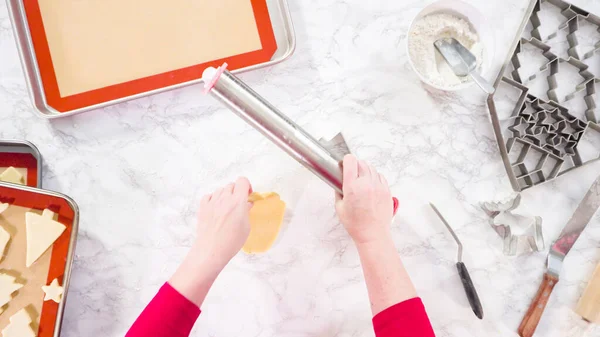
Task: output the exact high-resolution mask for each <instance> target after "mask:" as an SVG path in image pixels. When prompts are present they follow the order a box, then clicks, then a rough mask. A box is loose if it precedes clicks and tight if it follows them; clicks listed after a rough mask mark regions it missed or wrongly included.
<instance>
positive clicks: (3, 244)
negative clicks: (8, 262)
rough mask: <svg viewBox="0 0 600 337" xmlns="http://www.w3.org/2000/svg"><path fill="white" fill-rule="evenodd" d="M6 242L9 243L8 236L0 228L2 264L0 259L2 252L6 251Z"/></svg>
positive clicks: (0, 227)
mask: <svg viewBox="0 0 600 337" xmlns="http://www.w3.org/2000/svg"><path fill="white" fill-rule="evenodd" d="M8 241H10V234H9V233H8V232H7V231H6V230H5V229H4V228H2V226H0V262H2V258H3V257H4V250H6V246H7V245H8Z"/></svg>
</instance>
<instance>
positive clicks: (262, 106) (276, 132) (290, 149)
mask: <svg viewBox="0 0 600 337" xmlns="http://www.w3.org/2000/svg"><path fill="white" fill-rule="evenodd" d="M226 68H227V64H224V65H223V66H221V67H219V68H217V69H215V68H212V67H210V68H207V69H206V70H204V73H203V74H202V79H203V81H204V92H205V93H209V92H210V93H211V94H212V95H213V96H214V97H216V98H217V99H218V100H219V101H221V102H222V103H223V104H225V105H226V106H227V107H228V108H229V109H231V110H232V111H233V112H235V113H236V114H237V115H238V116H240V117H241V118H242V119H243V120H245V121H246V122H248V124H250V125H252V126H253V127H254V128H255V129H257V130H258V131H260V132H261V133H262V134H263V135H265V137H267V138H269V139H270V140H271V141H273V143H275V144H277V145H278V146H279V147H280V148H282V149H283V150H284V151H285V152H287V153H288V154H289V155H290V156H292V158H294V159H296V161H298V162H299V163H300V164H302V165H304V167H306V168H307V169H309V170H310V171H311V172H313V173H314V174H315V175H317V176H318V177H319V178H321V179H322V180H323V181H325V182H326V183H327V184H329V185H330V186H331V187H333V189H334V190H336V192H338V193H340V194H342V195H343V191H342V177H343V175H342V164H341V163H340V161H339V159H337V158H336V156H335V154H333V153H332V152H331V151H329V150H328V149H327V148H325V147H324V146H323V145H322V144H321V143H319V142H318V141H317V140H316V139H315V138H313V137H312V136H311V135H310V134H308V132H306V131H304V129H302V128H301V127H300V126H299V125H298V124H296V123H294V121H292V120H291V119H289V118H288V117H287V116H286V115H284V114H283V113H282V112H281V111H279V110H278V109H277V108H276V107H274V106H273V105H271V103H269V102H267V101H266V100H265V99H264V98H262V97H261V96H260V95H259V94H257V93H256V92H254V90H252V89H251V88H250V87H249V86H247V85H246V84H245V83H244V82H242V81H241V80H240V79H239V78H237V77H235V76H234V75H233V74H232V73H230V72H229V71H227V69H226ZM393 202H394V208H393V210H394V215H395V214H396V212H397V210H398V205H399V202H398V199H396V198H393Z"/></svg>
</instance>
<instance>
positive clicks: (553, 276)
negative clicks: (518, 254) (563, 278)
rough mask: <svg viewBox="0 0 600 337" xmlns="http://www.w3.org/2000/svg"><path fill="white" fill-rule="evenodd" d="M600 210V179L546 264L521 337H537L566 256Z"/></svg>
mask: <svg viewBox="0 0 600 337" xmlns="http://www.w3.org/2000/svg"><path fill="white" fill-rule="evenodd" d="M598 207H600V177H598V178H596V181H594V183H593V184H592V187H590V189H589V190H588V192H587V193H586V195H585V197H583V200H582V201H581V203H579V206H577V209H576V210H575V213H573V215H572V216H571V219H570V220H569V222H568V223H567V225H566V226H565V228H563V230H562V232H561V233H560V236H559V237H558V239H557V240H556V241H554V243H553V244H552V248H551V249H550V253H549V254H548V260H547V262H546V267H547V269H546V273H545V274H544V278H543V281H542V284H541V285H540V288H539V289H538V292H537V294H536V295H535V297H534V298H533V302H531V305H530V306H529V310H527V313H526V314H525V317H523V320H522V321H521V325H520V326H519V336H521V337H532V336H533V334H534V332H535V329H536V328H537V325H538V323H539V322H540V318H542V313H543V312H544V309H545V308H546V304H547V303H548V299H549V298H550V294H552V290H553V289H554V286H556V283H558V280H559V275H560V271H561V269H562V264H563V260H564V259H565V256H567V254H568V253H569V251H570V250H571V248H572V247H573V245H574V244H575V242H576V241H577V239H578V238H579V235H581V232H583V230H584V229H585V226H587V224H588V223H589V222H590V220H591V219H592V217H593V216H594V214H595V213H596V210H598Z"/></svg>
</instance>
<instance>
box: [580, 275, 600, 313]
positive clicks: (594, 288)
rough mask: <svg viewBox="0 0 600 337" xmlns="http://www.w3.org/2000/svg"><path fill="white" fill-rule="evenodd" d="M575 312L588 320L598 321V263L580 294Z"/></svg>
mask: <svg viewBox="0 0 600 337" xmlns="http://www.w3.org/2000/svg"><path fill="white" fill-rule="evenodd" d="M575 312H576V313H577V314H578V315H579V316H581V317H583V319H585V320H586V321H588V322H591V323H596V324H598V323H600V264H598V266H597V267H596V271H594V274H593V275H592V279H591V280H590V282H589V283H588V285H587V287H586V288H585V291H584V292H583V295H581V298H580V299H579V303H578V304H577V308H576V309H575Z"/></svg>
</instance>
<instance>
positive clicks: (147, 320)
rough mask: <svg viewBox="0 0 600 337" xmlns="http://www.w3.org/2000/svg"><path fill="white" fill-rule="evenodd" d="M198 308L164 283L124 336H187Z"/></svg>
mask: <svg viewBox="0 0 600 337" xmlns="http://www.w3.org/2000/svg"><path fill="white" fill-rule="evenodd" d="M198 316H200V308H198V307H197V306H196V305H195V304H194V303H192V302H190V300H188V299H187V298H185V297H183V295H181V294H180V293H179V292H178V291H177V290H175V289H174V288H173V287H171V285H169V284H168V283H165V284H164V285H163V286H162V288H160V290H159V291H158V294H156V296H154V299H152V301H151V302H150V304H148V306H147V307H146V309H144V311H142V313H141V314H140V317H138V319H137V320H136V321H135V323H133V326H132V327H131V329H129V332H127V334H126V335H125V337H188V336H189V335H190V331H191V330H192V327H193V326H194V323H196V320H197V319H198Z"/></svg>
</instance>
